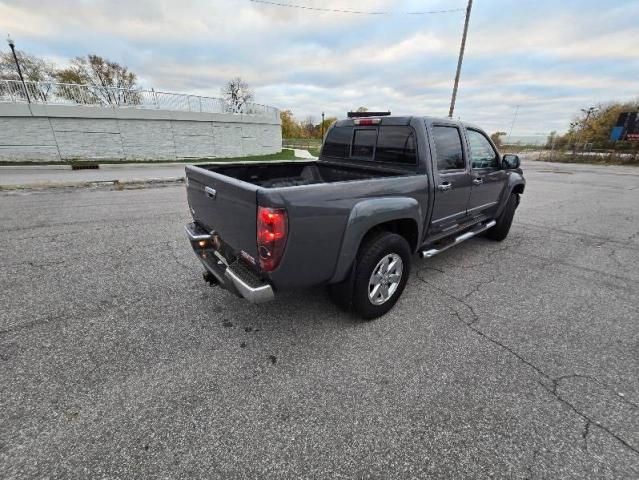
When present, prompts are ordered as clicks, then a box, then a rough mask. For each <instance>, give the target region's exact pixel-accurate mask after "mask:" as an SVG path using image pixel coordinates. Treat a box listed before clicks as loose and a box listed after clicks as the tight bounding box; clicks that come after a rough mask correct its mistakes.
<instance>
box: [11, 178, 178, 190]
mask: <svg viewBox="0 0 639 480" xmlns="http://www.w3.org/2000/svg"><path fill="white" fill-rule="evenodd" d="M180 183H184V177H169V178H147V179H139V180H136V179H133V180H97V181H88V182H59V183H49V182H41V183H30V184H24V185H0V192H15V191H44V190H61V189H70V188H74V189H75V188H104V187H106V188H111V189H115V190H133V189H136V188H152V187H162V186H171V185H178V184H180Z"/></svg>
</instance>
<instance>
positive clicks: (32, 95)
mask: <svg viewBox="0 0 639 480" xmlns="http://www.w3.org/2000/svg"><path fill="white" fill-rule="evenodd" d="M0 102H10V103H24V102H30V103H36V104H50V105H87V106H103V107H117V108H145V109H157V110H175V111H184V112H202V113H232V114H238V115H239V114H242V115H264V116H272V117H274V118H275V119H278V118H279V110H278V109H277V108H275V107H270V106H267V105H261V104H259V103H243V104H231V103H229V102H227V101H225V100H224V99H221V98H215V97H204V96H200V95H187V94H181V93H169V92H158V91H155V90H134V89H126V88H116V87H101V86H93V85H78V84H70V83H55V82H24V84H23V83H22V82H21V81H17V80H0Z"/></svg>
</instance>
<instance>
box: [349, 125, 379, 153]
mask: <svg viewBox="0 0 639 480" xmlns="http://www.w3.org/2000/svg"><path fill="white" fill-rule="evenodd" d="M376 142H377V129H376V128H375V129H366V130H355V136H354V137H353V150H352V151H351V156H352V157H357V158H358V159H362V160H372V159H373V153H375V143H376Z"/></svg>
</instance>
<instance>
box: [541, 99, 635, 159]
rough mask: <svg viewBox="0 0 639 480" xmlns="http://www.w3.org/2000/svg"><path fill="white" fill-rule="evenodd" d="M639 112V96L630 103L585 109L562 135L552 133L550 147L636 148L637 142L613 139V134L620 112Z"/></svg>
mask: <svg viewBox="0 0 639 480" xmlns="http://www.w3.org/2000/svg"><path fill="white" fill-rule="evenodd" d="M623 112H639V99H637V100H633V101H629V102H618V101H613V102H608V103H604V104H599V105H597V106H595V107H591V108H590V109H583V110H581V112H580V113H579V114H578V115H576V116H575V117H574V118H573V121H572V122H571V123H570V126H569V128H568V131H567V132H566V133H564V134H563V135H558V134H557V132H551V133H550V135H549V136H548V140H547V142H546V143H547V145H546V146H547V147H548V148H551V147H552V148H558V149H568V148H570V149H583V148H585V147H586V146H588V148H592V149H609V148H612V147H614V148H616V149H621V150H624V149H627V150H636V149H637V142H630V141H617V142H613V141H612V140H610V133H611V131H612V129H613V127H614V126H615V124H616V123H617V119H618V118H619V114H620V113H623Z"/></svg>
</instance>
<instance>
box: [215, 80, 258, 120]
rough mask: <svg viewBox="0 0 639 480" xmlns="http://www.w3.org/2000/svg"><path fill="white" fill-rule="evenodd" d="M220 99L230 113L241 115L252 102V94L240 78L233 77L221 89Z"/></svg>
mask: <svg viewBox="0 0 639 480" xmlns="http://www.w3.org/2000/svg"><path fill="white" fill-rule="evenodd" d="M222 98H224V101H225V102H226V106H227V109H228V110H229V111H230V112H233V113H242V112H244V111H245V110H246V107H247V104H248V103H249V102H250V101H251V100H253V92H252V91H251V89H250V87H249V85H248V83H246V82H245V81H244V80H242V79H241V78H240V77H235V78H232V79H231V80H229V81H228V83H227V84H226V85H225V86H224V87H222Z"/></svg>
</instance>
